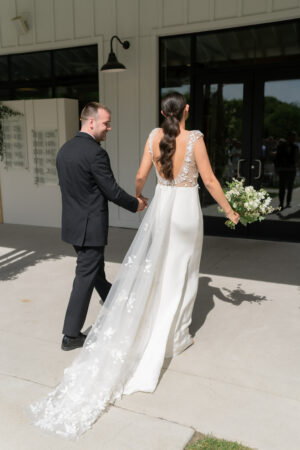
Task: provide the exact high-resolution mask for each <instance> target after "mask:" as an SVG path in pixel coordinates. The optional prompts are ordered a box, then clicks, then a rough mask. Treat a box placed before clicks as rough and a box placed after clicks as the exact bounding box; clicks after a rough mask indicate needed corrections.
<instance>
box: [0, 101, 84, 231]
mask: <svg viewBox="0 0 300 450" xmlns="http://www.w3.org/2000/svg"><path fill="white" fill-rule="evenodd" d="M3 103H4V104H5V105H7V106H9V107H10V108H11V109H13V110H14V111H18V112H20V113H22V118H24V122H25V136H24V143H25V146H26V147H27V149H28V164H26V166H27V167H22V168H7V169H6V168H5V167H4V165H5V163H4V162H3V163H2V164H1V165H0V181H1V194H2V208H3V221H4V223H16V224H23V225H38V226H50V227H51V226H52V227H60V224H61V197H60V189H59V186H58V180H57V178H56V176H55V177H51V181H50V183H49V181H48V182H46V183H45V182H42V183H38V184H36V179H35V167H36V162H35V159H34V158H35V155H34V148H33V137H32V130H35V131H48V130H50V131H51V130H54V131H55V130H57V143H58V148H59V147H60V146H61V145H63V143H64V142H65V141H66V140H67V139H70V138H71V137H73V135H74V134H75V133H76V131H77V127H78V120H79V119H78V105H77V100H71V99H63V98H60V99H55V98H54V99H47V100H16V101H9V102H3ZM56 151H57V148H56V149H55V152H56ZM54 158H55V155H54ZM52 179H53V181H52Z"/></svg>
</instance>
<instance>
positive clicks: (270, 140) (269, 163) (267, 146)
mask: <svg viewBox="0 0 300 450" xmlns="http://www.w3.org/2000/svg"><path fill="white" fill-rule="evenodd" d="M276 147H277V141H276V139H274V137H273V136H269V137H267V138H266V139H264V141H263V146H262V163H263V177H264V185H265V186H274V182H275V167H274V161H275V156H276Z"/></svg>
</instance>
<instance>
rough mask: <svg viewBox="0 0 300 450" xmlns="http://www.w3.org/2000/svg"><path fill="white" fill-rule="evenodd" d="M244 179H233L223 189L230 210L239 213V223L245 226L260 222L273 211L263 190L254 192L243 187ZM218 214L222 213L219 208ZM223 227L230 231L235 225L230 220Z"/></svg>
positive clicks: (247, 187)
mask: <svg viewBox="0 0 300 450" xmlns="http://www.w3.org/2000/svg"><path fill="white" fill-rule="evenodd" d="M244 183H245V179H244V178H243V179H241V180H240V181H239V180H237V179H236V178H233V179H232V181H231V182H228V181H227V182H226V185H227V187H226V188H225V189H224V194H225V197H226V198H227V200H228V202H229V204H230V206H231V208H232V209H233V210H234V211H236V212H237V213H239V215H240V222H241V224H242V225H244V226H246V225H247V224H248V223H253V222H257V221H259V222H261V221H262V220H264V219H265V216H266V215H268V214H271V213H272V212H273V211H275V208H273V207H272V206H270V203H271V200H272V199H271V197H270V195H269V194H268V192H267V191H266V190H265V189H260V190H258V191H257V190H255V189H254V187H253V186H244ZM218 209H219V211H220V212H224V211H223V210H222V209H221V208H220V207H219V208H218ZM225 225H227V226H228V227H229V228H231V229H233V230H234V229H235V227H236V225H235V224H234V223H233V222H231V220H226V222H225Z"/></svg>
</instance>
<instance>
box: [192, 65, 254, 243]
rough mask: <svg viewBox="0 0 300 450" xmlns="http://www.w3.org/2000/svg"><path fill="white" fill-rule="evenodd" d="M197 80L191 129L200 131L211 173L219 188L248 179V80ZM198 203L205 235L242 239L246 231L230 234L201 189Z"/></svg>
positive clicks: (240, 76) (207, 77)
mask: <svg viewBox="0 0 300 450" xmlns="http://www.w3.org/2000/svg"><path fill="white" fill-rule="evenodd" d="M199 78H200V79H201V83H199V85H198V89H197V92H196V95H197V102H196V103H195V109H196V124H195V128H200V129H201V131H202V132H203V133H204V138H205V143H206V147H207V150H208V154H209V157H210V161H211V164H212V168H213V170H214V173H215V175H216V177H217V178H218V180H219V181H220V183H221V185H222V186H225V185H226V181H231V180H232V178H233V177H235V178H239V177H245V178H248V172H249V164H250V160H249V152H250V147H251V145H250V144H251V143H250V129H249V125H250V123H251V109H250V108H249V96H250V92H251V84H252V80H251V77H249V75H248V74H245V73H239V74H238V75H235V76H234V75H232V74H228V73H227V74H226V73H223V74H218V75H216V74H214V75H213V74H211V73H209V74H207V75H204V74H203V73H202V74H201V76H200V77H199ZM199 124H200V126H199ZM200 183H201V180H200ZM200 199H201V207H202V211H203V214H204V218H205V228H206V232H209V233H213V234H214V233H216V234H223V233H226V234H228V233H230V234H231V233H232V235H237V234H239V235H242V236H244V235H245V234H246V229H243V228H242V227H239V228H238V230H236V231H234V232H231V231H230V230H229V229H228V228H227V227H225V225H224V215H223V214H221V213H220V212H219V211H218V208H217V204H216V202H215V201H214V199H213V198H212V197H211V196H210V194H209V193H208V191H207V190H206V189H205V188H204V187H203V186H202V188H201V190H200Z"/></svg>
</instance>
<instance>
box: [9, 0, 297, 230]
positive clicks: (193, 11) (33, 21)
mask: <svg viewBox="0 0 300 450" xmlns="http://www.w3.org/2000/svg"><path fill="white" fill-rule="evenodd" d="M17 15H22V16H23V17H24V18H25V19H26V21H27V22H28V25H29V32H28V33H27V34H26V35H21V36H17V33H16V30H15V28H14V25H13V23H12V21H11V19H12V18H13V17H15V16H17ZM298 17H300V0H151V1H149V0H0V54H14V53H20V52H32V51H40V50H49V49H57V48H66V47H75V46H80V45H89V44H98V59H99V66H100V67H101V65H102V64H104V63H105V61H106V59H107V56H108V52H109V47H110V38H111V37H112V36H113V35H114V34H117V35H118V36H119V37H120V38H121V39H127V40H129V41H130V48H129V49H128V50H124V49H123V48H122V47H121V46H120V45H119V44H118V43H117V42H114V49H115V51H116V54H117V56H118V58H119V60H120V61H121V62H122V63H123V64H125V65H126V67H127V71H126V72H123V73H120V74H103V73H100V76H99V98H100V101H101V102H103V103H105V104H106V105H108V106H109V107H110V108H111V110H112V131H111V133H110V135H109V137H108V140H107V143H106V148H107V150H108V152H109V154H110V157H111V162H112V167H113V170H114V173H115V176H116V178H117V180H118V181H119V183H120V185H121V186H122V187H123V188H124V189H126V190H127V191H128V192H129V193H131V194H134V178H135V174H136V170H137V168H138V165H139V162H140V159H141V155H142V153H143V149H144V144H145V140H146V138H147V136H148V133H149V132H150V131H151V129H152V128H154V127H155V126H157V123H158V110H159V109H158V37H159V36H163V35H175V34H183V33H189V32H201V31H207V30H217V29H222V28H231V27H237V26H246V25H253V24H261V23H267V22H274V21H280V20H288V19H293V18H298ZM154 186H155V177H154V174H151V177H150V179H149V181H148V182H147V185H146V189H145V194H146V195H148V196H151V195H152V194H153V191H154ZM57 208H58V209H60V204H58V205H57ZM139 221H140V218H139V216H138V215H137V214H132V213H129V212H127V211H125V210H123V209H121V208H118V207H116V206H115V205H111V208H110V224H111V225H113V226H123V227H133V228H135V227H137V226H138V224H139Z"/></svg>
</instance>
